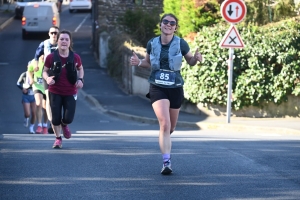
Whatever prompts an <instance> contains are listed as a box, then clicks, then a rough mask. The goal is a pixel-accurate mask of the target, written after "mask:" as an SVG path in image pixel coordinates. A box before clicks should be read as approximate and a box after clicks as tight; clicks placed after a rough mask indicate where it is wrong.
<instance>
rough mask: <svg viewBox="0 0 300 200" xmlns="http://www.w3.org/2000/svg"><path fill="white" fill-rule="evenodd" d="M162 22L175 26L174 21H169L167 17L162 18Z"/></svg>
mask: <svg viewBox="0 0 300 200" xmlns="http://www.w3.org/2000/svg"><path fill="white" fill-rule="evenodd" d="M162 23H163V24H165V25H167V24H168V23H170V25H171V26H175V25H176V22H175V21H169V20H167V19H163V20H162Z"/></svg>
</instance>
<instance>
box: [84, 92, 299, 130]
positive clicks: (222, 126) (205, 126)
mask: <svg viewBox="0 0 300 200" xmlns="http://www.w3.org/2000/svg"><path fill="white" fill-rule="evenodd" d="M78 93H79V95H82V96H83V98H84V100H86V101H87V102H88V103H90V104H91V105H92V106H94V107H96V108H97V109H99V110H100V111H101V112H103V113H107V114H110V115H113V116H116V117H118V118H121V119H126V120H133V121H137V122H141V123H148V124H158V120H157V119H153V118H148V117H141V116H136V115H130V114H126V113H122V112H118V111H114V110H107V109H105V108H104V107H103V106H102V105H101V104H100V103H99V102H98V100H96V99H95V98H94V97H93V96H91V95H89V94H86V92H84V91H83V90H82V89H80V90H78ZM177 127H187V128H199V129H200V130H219V131H224V130H226V131H235V132H253V133H256V132H260V133H261V132H264V133H268V134H289V135H300V130H296V129H290V128H280V127H264V126H250V125H243V124H239V125H236V124H226V123H208V122H196V123H192V122H186V121H178V122H177Z"/></svg>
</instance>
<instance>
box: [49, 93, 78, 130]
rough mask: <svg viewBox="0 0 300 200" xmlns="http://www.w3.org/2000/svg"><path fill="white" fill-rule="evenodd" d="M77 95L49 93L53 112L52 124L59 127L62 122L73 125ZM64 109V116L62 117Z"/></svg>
mask: <svg viewBox="0 0 300 200" xmlns="http://www.w3.org/2000/svg"><path fill="white" fill-rule="evenodd" d="M75 96H76V95H69V96H64V95H59V94H54V93H51V92H49V102H50V107H51V112H52V121H51V122H52V124H53V125H54V126H59V125H60V124H61V122H63V123H64V124H71V123H72V121H73V119H74V115H75V109H76V99H75ZM62 109H63V116H62Z"/></svg>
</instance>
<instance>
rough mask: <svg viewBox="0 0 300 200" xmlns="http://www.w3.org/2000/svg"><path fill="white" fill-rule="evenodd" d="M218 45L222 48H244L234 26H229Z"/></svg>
mask: <svg viewBox="0 0 300 200" xmlns="http://www.w3.org/2000/svg"><path fill="white" fill-rule="evenodd" d="M219 46H220V47H223V48H244V47H245V45H244V43H243V41H242V39H241V36H240V34H239V32H238V30H237V29H236V28H235V26H230V28H229V29H228V31H227V32H226V34H225V36H224V37H223V39H222V41H221V43H220V44H219Z"/></svg>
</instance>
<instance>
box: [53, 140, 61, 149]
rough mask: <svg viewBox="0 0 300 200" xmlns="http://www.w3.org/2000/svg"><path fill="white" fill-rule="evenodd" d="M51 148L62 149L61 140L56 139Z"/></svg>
mask: <svg viewBox="0 0 300 200" xmlns="http://www.w3.org/2000/svg"><path fill="white" fill-rule="evenodd" d="M52 148H53V149H61V148H62V139H61V138H59V139H58V138H56V139H55V142H54V144H53V147H52Z"/></svg>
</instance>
